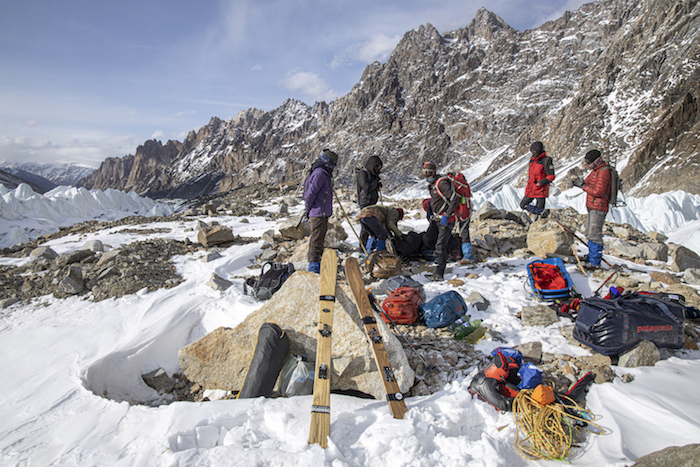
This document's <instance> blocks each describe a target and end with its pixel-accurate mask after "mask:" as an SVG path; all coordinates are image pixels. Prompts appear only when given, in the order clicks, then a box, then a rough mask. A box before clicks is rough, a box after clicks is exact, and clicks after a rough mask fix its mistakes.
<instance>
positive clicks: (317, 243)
mask: <svg viewBox="0 0 700 467" xmlns="http://www.w3.org/2000/svg"><path fill="white" fill-rule="evenodd" d="M337 164H338V155H337V154H336V153H334V152H333V151H331V150H330V149H324V150H323V152H322V153H321V155H320V156H319V157H318V159H316V162H314V164H313V165H312V166H311V171H310V173H309V176H308V177H307V178H306V180H304V204H305V206H306V213H307V215H308V217H309V222H310V223H311V236H310V238H309V255H308V258H309V271H311V272H315V273H320V272H321V255H323V242H324V241H325V239H326V232H327V231H328V219H329V218H330V217H331V215H332V214H333V169H335V166H336V165H337Z"/></svg>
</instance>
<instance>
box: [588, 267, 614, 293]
mask: <svg viewBox="0 0 700 467" xmlns="http://www.w3.org/2000/svg"><path fill="white" fill-rule="evenodd" d="M615 274H617V269H615V270H614V271H613V273H612V274H610V275H609V276H608V278H607V279H605V281H604V282H603V283H602V284H600V287H598V288H597V289H596V291H595V292H593V296H597V295H598V292H600V289H602V288H603V286H604V285H605V284H607V283H608V281H609V280H610V279H612V278H613V276H614V275H615Z"/></svg>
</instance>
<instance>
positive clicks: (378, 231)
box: [360, 217, 389, 245]
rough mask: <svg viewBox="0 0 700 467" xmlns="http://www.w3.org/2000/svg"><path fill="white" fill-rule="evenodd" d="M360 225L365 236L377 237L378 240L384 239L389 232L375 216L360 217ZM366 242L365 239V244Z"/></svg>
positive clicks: (387, 236)
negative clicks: (365, 233)
mask: <svg viewBox="0 0 700 467" xmlns="http://www.w3.org/2000/svg"><path fill="white" fill-rule="evenodd" d="M360 225H362V230H363V232H367V238H369V236H370V235H371V236H372V237H375V238H378V239H379V240H386V239H387V238H389V232H388V231H387V230H386V227H384V225H383V224H382V223H381V221H380V220H379V219H377V218H376V217H362V218H360ZM366 244H367V242H366V241H365V245H366Z"/></svg>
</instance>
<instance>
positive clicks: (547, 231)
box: [527, 219, 574, 258]
mask: <svg viewBox="0 0 700 467" xmlns="http://www.w3.org/2000/svg"><path fill="white" fill-rule="evenodd" d="M571 241H572V240H571V239H570V238H568V236H567V234H566V233H565V232H564V230H563V229H562V228H561V227H560V226H559V224H557V223H556V222H553V221H550V220H547V219H540V220H538V221H537V222H534V223H533V224H532V225H531V226H530V230H528V232H527V247H528V249H529V250H530V251H532V252H533V253H534V254H535V255H536V256H539V257H540V258H547V256H548V254H550V255H557V256H562V255H563V256H573V255H574V252H573V251H572V250H571Z"/></svg>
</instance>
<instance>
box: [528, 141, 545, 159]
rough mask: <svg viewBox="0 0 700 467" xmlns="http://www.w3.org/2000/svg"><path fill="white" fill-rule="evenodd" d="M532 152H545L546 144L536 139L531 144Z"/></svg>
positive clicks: (537, 153)
mask: <svg viewBox="0 0 700 467" xmlns="http://www.w3.org/2000/svg"><path fill="white" fill-rule="evenodd" d="M530 152H534V153H535V155H538V156H539V155H540V154H542V153H543V152H544V144H542V142H540V141H535V142H534V143H532V144H531V145H530Z"/></svg>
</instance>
